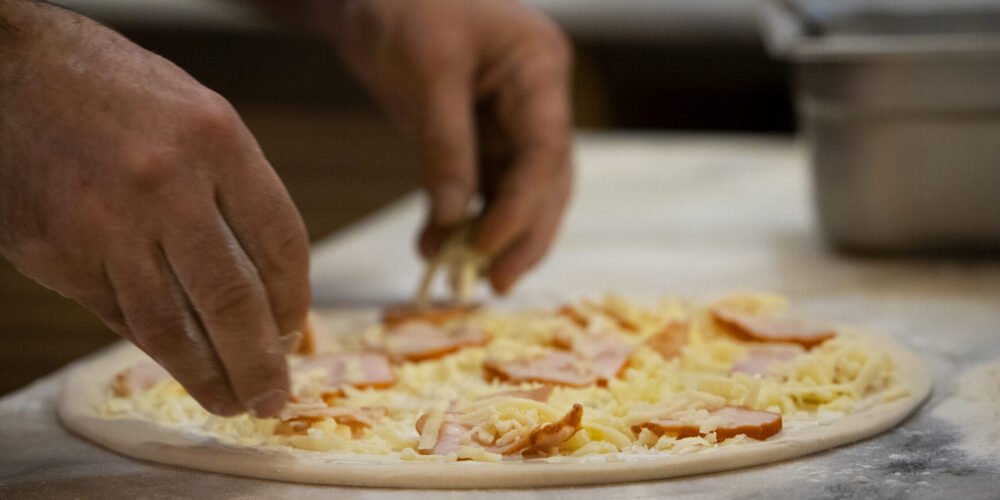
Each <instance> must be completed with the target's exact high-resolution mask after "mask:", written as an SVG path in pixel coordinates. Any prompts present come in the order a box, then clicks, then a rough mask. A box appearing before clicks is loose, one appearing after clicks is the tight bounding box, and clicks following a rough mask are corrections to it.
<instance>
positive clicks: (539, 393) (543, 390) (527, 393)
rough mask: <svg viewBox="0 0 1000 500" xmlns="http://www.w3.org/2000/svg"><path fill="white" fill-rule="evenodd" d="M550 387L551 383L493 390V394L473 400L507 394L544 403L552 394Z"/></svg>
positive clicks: (499, 396)
mask: <svg viewBox="0 0 1000 500" xmlns="http://www.w3.org/2000/svg"><path fill="white" fill-rule="evenodd" d="M552 389H553V387H552V386H551V385H543V386H541V387H538V388H536V389H526V390H521V389H515V390H512V391H501V392H495V393H493V394H487V395H485V396H480V397H478V398H476V399H475V400H476V401H484V400H487V399H492V398H501V397H506V396H509V397H512V398H523V399H533V400H535V401H539V402H542V403H544V402H546V401H548V400H549V396H551V395H552Z"/></svg>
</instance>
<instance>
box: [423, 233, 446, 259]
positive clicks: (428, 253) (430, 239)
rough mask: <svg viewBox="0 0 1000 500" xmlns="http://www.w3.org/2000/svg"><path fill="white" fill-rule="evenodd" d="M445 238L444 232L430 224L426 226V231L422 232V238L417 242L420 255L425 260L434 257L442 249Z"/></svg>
mask: <svg viewBox="0 0 1000 500" xmlns="http://www.w3.org/2000/svg"><path fill="white" fill-rule="evenodd" d="M444 237H445V233H444V231H442V230H440V229H438V228H436V227H433V226H431V225H429V224H428V225H427V226H424V229H423V230H422V231H421V232H420V237H419V238H418V240H417V249H418V250H419V251H420V255H421V256H423V258H425V259H430V258H432V257H434V255H435V254H437V253H438V251H439V250H440V249H441V244H442V243H443V242H444Z"/></svg>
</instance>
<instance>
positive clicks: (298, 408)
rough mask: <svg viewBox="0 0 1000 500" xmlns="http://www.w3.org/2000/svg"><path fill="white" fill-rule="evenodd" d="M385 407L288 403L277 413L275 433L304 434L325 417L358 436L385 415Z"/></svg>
mask: <svg viewBox="0 0 1000 500" xmlns="http://www.w3.org/2000/svg"><path fill="white" fill-rule="evenodd" d="M386 413H387V411H386V409H385V408H384V407H381V406H366V407H363V408H345V407H339V406H327V405H326V404H324V403H321V402H315V403H288V404H287V405H285V408H284V409H282V410H281V414H280V415H278V419H279V422H278V427H277V428H275V433H277V434H283V435H289V434H305V433H306V431H308V430H309V428H310V427H312V425H313V424H315V423H317V422H321V421H323V420H325V419H333V420H334V421H335V422H337V423H338V424H343V425H346V426H348V427H350V428H351V435H352V436H358V435H360V434H361V433H362V432H363V431H364V429H368V428H371V427H372V426H374V425H375V423H376V422H377V421H378V420H379V419H381V418H383V417H385V416H386Z"/></svg>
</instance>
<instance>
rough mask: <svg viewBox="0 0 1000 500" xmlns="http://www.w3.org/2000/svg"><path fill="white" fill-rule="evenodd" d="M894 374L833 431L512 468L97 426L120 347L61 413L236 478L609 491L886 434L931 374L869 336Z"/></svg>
mask: <svg viewBox="0 0 1000 500" xmlns="http://www.w3.org/2000/svg"><path fill="white" fill-rule="evenodd" d="M375 314H377V313H375V312H372V311H353V312H345V311H340V312H336V313H334V314H331V315H330V316H329V317H330V318H332V319H335V320H336V321H337V322H339V323H341V324H344V323H345V322H346V323H354V324H364V323H366V322H370V321H372V319H373V318H374V317H375ZM870 340H871V341H873V342H875V343H877V345H879V346H880V347H881V348H882V349H884V351H885V352H886V353H888V354H889V356H890V357H891V358H892V360H893V362H894V363H895V364H896V374H897V381H898V383H899V385H900V386H901V387H902V388H905V389H906V390H907V391H908V395H907V396H905V397H902V398H899V399H895V400H893V401H890V402H883V403H877V404H873V405H872V406H870V407H868V408H866V409H863V410H860V411H856V412H855V413H852V414H850V415H847V416H846V417H843V418H840V419H837V420H834V421H832V422H829V423H822V424H821V423H817V424H814V425H808V426H801V427H789V428H786V429H785V430H783V431H782V433H781V434H779V435H778V436H775V437H773V438H770V439H768V440H766V441H759V442H749V443H740V444H737V445H733V446H723V447H719V448H714V449H708V450H703V451H698V452H695V453H691V454H683V455H678V454H647V455H640V454H629V453H620V454H617V455H612V456H611V457H609V456H608V455H597V456H588V457H582V458H574V457H555V458H554V459H531V460H523V461H515V462H502V463H485V462H474V461H463V462H443V463H442V462H411V461H401V460H398V459H394V458H393V459H389V458H381V457H368V456H359V455H350V454H343V453H340V454H337V453H317V452H310V451H306V450H298V449H291V448H282V449H276V448H249V447H240V446H237V445H233V444H228V443H224V442H221V441H219V440H216V439H214V438H210V437H206V436H203V435H199V434H196V433H193V432H186V431H183V430H179V429H175V428H171V427H164V426H160V425H156V424H154V423H151V422H148V421H145V420H139V419H108V418H102V417H101V416H100V407H101V405H102V403H103V401H104V400H105V397H106V394H107V390H108V389H107V381H108V380H111V379H112V377H113V376H114V375H115V373H117V372H119V371H120V370H122V369H123V368H126V367H128V366H131V365H133V364H134V363H136V362H137V361H139V360H141V359H144V357H145V355H144V354H143V353H142V352H141V351H139V350H138V349H137V348H135V347H134V346H132V345H130V344H125V343H123V344H122V345H119V346H117V347H114V348H112V349H111V350H109V351H108V352H106V353H104V354H102V355H100V356H99V357H96V358H94V359H92V360H89V361H87V362H85V363H84V364H82V365H81V366H79V367H77V368H76V369H75V370H74V371H73V372H72V373H70V375H69V377H68V378H67V381H66V385H65V387H64V391H63V394H62V398H61V401H60V405H59V416H60V419H61V420H62V422H63V423H64V425H66V426H67V427H69V428H70V429H72V430H73V431H75V432H77V433H79V434H80V435H82V436H84V437H86V438H88V439H91V440H93V441H95V442H97V443H99V444H101V445H103V446H105V447H107V448H110V449H112V450H114V451H117V452H119V453H122V454H125V455H129V456H132V457H135V458H140V459H145V460H150V461H154V462H160V463H165V464H171V465H178V466H182V467H188V468H193V469H200V470H206V471H212V472H221V473H226V474H234V475H239V476H247V477H255V478H265V479H275V480H281V481H294V482H305V483H317V484H331V485H345V486H375V487H405V488H511V487H521V488H523V487H539V486H560V485H582V484H604V483H616V482H628V481H640V480H649V479H664V478H671V477H678V476H687V475H693V474H703V473H708V472H717V471H723V470H729V469H737V468H742V467H749V466H754V465H761V464H766V463H770V462H776V461H781V460H787V459H790V458H795V457H801V456H804V455H808V454H810V453H815V452H818V451H821V450H826V449H830V448H833V447H836V446H840V445H843V444H846V443H850V442H853V441H857V440H860V439H863V438H866V437H869V436H872V435H875V434H878V433H880V432H883V431H885V430H887V429H889V428H891V427H893V426H895V425H897V424H898V423H899V422H901V421H902V420H903V419H905V418H906V417H907V416H908V415H909V414H910V413H911V412H913V410H914V409H915V408H917V407H918V406H919V405H920V404H921V403H922V402H923V401H924V400H925V399H926V397H927V395H928V394H929V392H930V380H929V375H928V371H927V368H926V366H925V365H924V364H923V363H922V362H921V361H920V360H919V359H918V358H917V357H916V356H915V355H914V354H913V353H912V352H911V351H909V350H908V349H907V348H906V347H904V346H902V345H901V344H899V343H897V342H895V341H893V340H890V339H887V338H881V337H874V336H870Z"/></svg>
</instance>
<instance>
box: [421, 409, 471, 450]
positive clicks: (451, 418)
mask: <svg viewBox="0 0 1000 500" xmlns="http://www.w3.org/2000/svg"><path fill="white" fill-rule="evenodd" d="M431 418H432V415H431V414H424V415H421V416H420V418H418V419H417V425H416V427H417V432H418V433H419V434H420V436H421V444H420V445H418V446H417V452H418V453H420V454H421V455H447V454H449V453H453V452H457V451H458V448H459V444H460V442H461V440H462V436H465V435H467V434H468V433H469V432H470V431H471V430H472V426H471V425H465V424H462V423H460V422H459V421H458V413H457V412H455V411H454V405H452V406H451V407H449V408H448V410H447V411H445V412H444V413H443V414H440V415H437V416H434V417H433V418H438V419H442V420H440V425H439V426H437V435H436V436H437V437H436V438H435V439H434V440H433V441H432V442H433V445H431V446H425V445H424V443H425V442H426V440H424V439H423V436H424V430H425V428H426V427H427V424H428V422H431ZM432 423H433V422H432Z"/></svg>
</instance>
